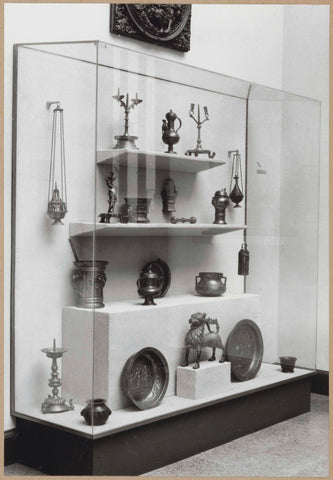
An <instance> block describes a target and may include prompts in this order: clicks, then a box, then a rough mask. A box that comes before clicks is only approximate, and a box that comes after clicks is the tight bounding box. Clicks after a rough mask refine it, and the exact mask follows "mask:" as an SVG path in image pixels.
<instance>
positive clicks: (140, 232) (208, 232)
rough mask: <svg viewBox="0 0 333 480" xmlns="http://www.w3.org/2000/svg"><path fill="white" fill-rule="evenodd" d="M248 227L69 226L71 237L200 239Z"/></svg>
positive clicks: (121, 224) (85, 223)
mask: <svg viewBox="0 0 333 480" xmlns="http://www.w3.org/2000/svg"><path fill="white" fill-rule="evenodd" d="M246 228H247V226H246V225H218V224H211V223H195V224H179V225H174V224H170V223H130V224H129V223H127V224H123V223H109V224H105V223H94V222H73V223H70V224H69V236H70V237H92V236H97V237H163V236H165V237H198V236H213V235H221V234H222V233H229V232H235V231H237V230H245V229H246Z"/></svg>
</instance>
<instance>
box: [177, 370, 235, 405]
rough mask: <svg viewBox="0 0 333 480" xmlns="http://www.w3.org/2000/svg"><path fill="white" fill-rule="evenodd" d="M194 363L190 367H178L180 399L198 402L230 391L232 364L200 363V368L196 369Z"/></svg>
mask: <svg viewBox="0 0 333 480" xmlns="http://www.w3.org/2000/svg"><path fill="white" fill-rule="evenodd" d="M193 365H194V364H193V363H192V364H190V365H189V366H188V367H177V388H176V394H177V396H178V397H185V398H190V399H192V400H198V399H200V398H206V397H210V396H211V395H218V394H220V393H223V392H225V391H227V390H228V389H230V385H231V369H230V362H224V363H219V362H218V361H216V360H215V361H213V362H209V361H208V360H206V361H204V362H200V368H198V369H194V368H193Z"/></svg>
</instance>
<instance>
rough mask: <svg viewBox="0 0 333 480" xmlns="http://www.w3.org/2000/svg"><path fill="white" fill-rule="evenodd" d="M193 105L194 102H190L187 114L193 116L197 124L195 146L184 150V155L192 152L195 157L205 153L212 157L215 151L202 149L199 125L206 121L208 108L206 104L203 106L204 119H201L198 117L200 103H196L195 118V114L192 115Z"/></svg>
mask: <svg viewBox="0 0 333 480" xmlns="http://www.w3.org/2000/svg"><path fill="white" fill-rule="evenodd" d="M194 106H195V104H194V103H191V109H190V111H189V115H190V117H191V118H193V120H194V121H195V123H196V124H197V128H198V138H197V146H196V148H193V149H192V150H186V152H185V155H192V153H193V154H194V156H195V157H197V156H198V155H202V154H207V155H208V158H214V157H215V152H212V151H211V150H204V149H203V148H202V145H201V125H203V124H204V123H205V122H207V120H209V115H208V108H207V107H206V106H205V107H203V109H204V114H205V119H204V120H201V118H200V105H198V115H197V118H195V116H194Z"/></svg>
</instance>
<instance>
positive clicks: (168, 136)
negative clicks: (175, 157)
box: [162, 110, 182, 154]
mask: <svg viewBox="0 0 333 480" xmlns="http://www.w3.org/2000/svg"><path fill="white" fill-rule="evenodd" d="M165 118H166V120H162V140H163V142H164V143H166V144H167V145H168V150H167V151H166V152H165V153H174V154H176V153H177V152H175V151H174V150H173V146H174V145H175V144H176V143H178V142H179V138H180V137H179V135H178V133H177V132H178V130H179V129H180V128H181V126H182V121H181V119H180V118H179V117H177V115H176V114H175V112H173V111H172V110H170V112H168V113H167V114H166V115H165ZM176 120H178V121H179V127H178V128H177V130H175V121H176Z"/></svg>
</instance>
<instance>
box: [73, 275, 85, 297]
mask: <svg viewBox="0 0 333 480" xmlns="http://www.w3.org/2000/svg"><path fill="white" fill-rule="evenodd" d="M83 277H84V275H83V273H82V272H81V271H80V270H79V271H77V272H75V273H73V275H72V287H73V288H74V290H75V291H76V293H77V294H78V296H79V297H82V292H81V291H80V290H79V289H78V288H77V287H76V285H75V282H76V280H78V279H79V280H82V278H83Z"/></svg>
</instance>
